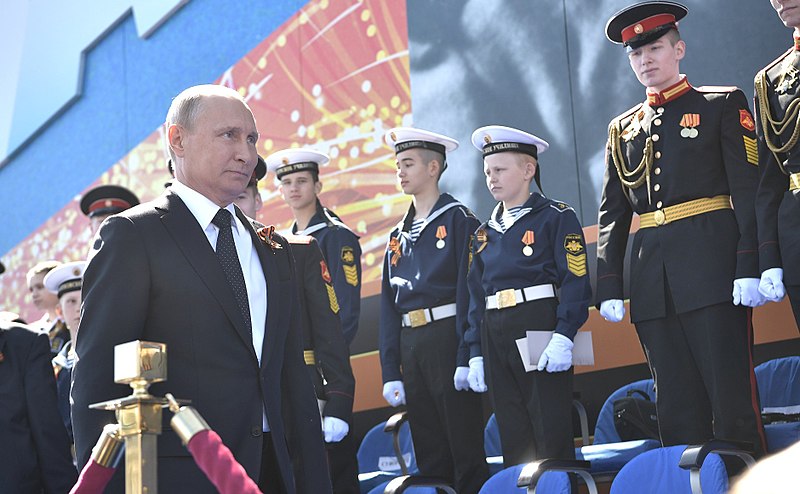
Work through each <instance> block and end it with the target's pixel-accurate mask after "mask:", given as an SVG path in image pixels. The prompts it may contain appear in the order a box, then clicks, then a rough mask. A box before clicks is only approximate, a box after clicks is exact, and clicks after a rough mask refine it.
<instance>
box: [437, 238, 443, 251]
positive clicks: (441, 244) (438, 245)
mask: <svg viewBox="0 0 800 494" xmlns="http://www.w3.org/2000/svg"><path fill="white" fill-rule="evenodd" d="M436 248H437V249H444V240H442V239H439V240H437V241H436Z"/></svg>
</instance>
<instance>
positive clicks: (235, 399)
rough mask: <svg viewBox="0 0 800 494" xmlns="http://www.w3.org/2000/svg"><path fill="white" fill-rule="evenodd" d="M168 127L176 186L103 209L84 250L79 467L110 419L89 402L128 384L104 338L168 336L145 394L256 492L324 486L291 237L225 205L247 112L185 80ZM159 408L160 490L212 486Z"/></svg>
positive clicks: (223, 92) (247, 158) (241, 177)
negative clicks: (181, 410) (162, 371)
mask: <svg viewBox="0 0 800 494" xmlns="http://www.w3.org/2000/svg"><path fill="white" fill-rule="evenodd" d="M165 137H166V140H167V143H168V145H169V151H170V157H171V159H172V163H173V164H174V168H175V181H174V183H173V184H172V186H171V187H170V188H169V189H168V190H167V191H166V192H165V193H164V194H163V195H162V196H161V197H159V198H157V199H156V200H154V201H151V202H149V203H145V204H141V205H139V206H136V207H134V208H131V209H129V210H127V211H125V212H123V213H121V214H119V215H116V216H113V217H110V218H109V219H107V220H106V221H105V222H104V224H103V226H102V227H101V228H100V230H99V231H98V233H97V235H96V237H95V244H94V246H93V250H92V252H91V253H90V255H89V265H88V266H87V268H86V272H85V277H84V285H83V295H84V308H83V315H82V319H81V329H80V334H81V337H80V339H79V342H78V344H77V353H78V359H79V360H78V363H77V364H76V366H75V368H74V370H73V389H72V397H73V400H74V405H73V425H74V433H75V442H76V448H77V450H78V458H79V463H80V464H81V465H83V464H84V463H85V462H86V461H87V458H88V456H89V452H90V449H91V447H92V445H93V444H94V443H95V441H96V440H97V437H98V435H99V434H100V430H101V428H102V426H103V425H104V424H106V423H109V422H111V421H112V420H113V417H112V416H111V414H110V413H109V412H100V411H94V410H89V409H88V408H87V407H88V406H89V405H90V404H91V403H95V402H99V401H104V400H107V399H111V398H117V397H120V396H123V395H126V394H128V391H129V390H128V389H126V388H125V387H124V386H120V385H115V384H114V383H113V354H114V351H113V349H114V346H115V345H117V344H120V343H124V342H127V341H131V340H137V339H142V340H150V341H157V342H162V343H166V345H167V351H168V356H169V357H168V380H167V381H166V382H164V383H160V384H157V385H154V386H153V387H152V388H151V390H152V393H153V394H155V395H163V394H164V393H165V392H167V391H169V392H172V393H173V394H174V395H175V396H176V397H178V398H183V399H189V400H191V401H192V406H194V407H195V408H197V410H198V411H199V412H200V413H201V414H202V415H203V417H204V418H205V420H206V421H207V422H208V424H209V425H210V426H211V428H212V429H214V430H215V431H216V432H217V433H219V435H220V436H221V437H222V440H223V442H224V443H225V444H226V445H227V446H228V447H229V448H230V449H231V451H232V452H233V454H234V456H235V458H236V459H237V460H238V462H239V463H240V464H241V465H242V466H243V467H244V469H245V470H246V471H247V473H248V475H249V476H250V477H251V478H252V479H253V480H255V481H257V482H258V484H259V487H260V488H261V489H262V491H264V492H266V493H286V494H294V493H313V494H316V493H326V492H328V493H329V492H331V487H330V480H329V477H328V475H327V470H326V467H325V463H326V462H325V451H324V448H323V442H322V427H321V424H320V417H319V411H318V409H317V404H316V401H315V400H314V391H313V388H312V385H311V381H310V379H309V377H308V373H307V371H306V369H305V364H304V362H303V356H302V346H301V345H302V344H301V336H302V332H301V328H300V315H299V304H298V300H297V292H296V289H295V280H294V279H293V270H294V269H293V263H294V261H293V258H292V255H291V252H290V250H289V246H288V244H287V243H286V241H285V239H283V238H282V237H280V236H278V235H274V234H273V233H272V229H271V228H265V227H261V228H258V230H256V228H255V227H254V225H253V224H251V223H250V220H248V219H247V218H246V217H245V216H244V214H242V212H241V211H240V210H239V209H238V208H237V207H235V206H234V205H233V204H232V203H233V200H234V199H235V198H236V197H237V196H238V195H239V194H240V193H241V191H242V190H244V188H245V187H246V186H247V183H248V181H249V180H250V177H251V175H252V174H253V170H254V168H255V166H256V161H257V154H256V142H257V140H258V131H257V130H256V123H255V119H254V118H253V114H252V112H251V111H250V109H249V108H248V107H247V105H246V103H245V102H244V100H243V99H242V98H241V96H240V95H239V94H238V93H236V92H235V91H233V90H230V89H228V88H225V87H222V86H215V85H204V86H196V87H192V88H189V89H187V90H185V91H184V92H182V93H181V94H180V95H178V96H177V97H176V98H175V99H174V100H173V103H172V106H171V107H170V110H169V112H168V114H167V119H166V123H165ZM282 410H289V411H291V414H290V415H289V414H287V416H286V417H284V415H283V414H282ZM168 418H169V417H166V416H165V417H164V421H165V426H164V432H163V433H162V434H161V436H160V437H159V442H158V455H159V457H158V474H159V478H158V481H159V489H160V490H161V492H192V493H206V492H207V493H212V492H216V490H215V489H214V487H213V486H212V485H211V483H210V482H209V481H208V480H207V479H206V478H205V477H204V475H203V474H202V472H201V471H200V470H199V469H198V468H197V467H196V466H195V464H194V462H193V460H192V458H191V457H190V456H189V453H188V452H187V451H186V449H185V448H184V447H183V446H182V445H181V444H180V441H179V439H178V437H177V436H176V435H175V434H173V433H172V431H171V430H170V428H169V427H168V426H166V422H167V420H168ZM290 452H291V457H290ZM292 459H294V460H295V461H296V462H297V464H296V465H295V468H296V471H299V472H304V473H305V475H303V476H295V475H294V474H293V467H292ZM119 489H121V486H120V485H119V483H118V484H117V486H116V488H115V489H112V490H111V492H118V491H119Z"/></svg>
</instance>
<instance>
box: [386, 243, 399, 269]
mask: <svg viewBox="0 0 800 494" xmlns="http://www.w3.org/2000/svg"><path fill="white" fill-rule="evenodd" d="M389 252H391V257H390V258H389V262H391V263H392V266H397V263H398V262H399V261H400V257H401V254H400V241H399V240H397V237H392V238H391V239H389Z"/></svg>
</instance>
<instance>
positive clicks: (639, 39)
mask: <svg viewBox="0 0 800 494" xmlns="http://www.w3.org/2000/svg"><path fill="white" fill-rule="evenodd" d="M688 12H689V9H687V8H686V7H684V6H683V5H681V4H679V3H676V2H643V3H637V4H636V5H631V6H630V7H626V8H624V9H622V10H620V11H619V12H617V13H616V14H614V15H613V16H611V19H609V20H608V22H607V23H606V37H608V39H609V40H611V41H613V42H614V43H620V44H622V45H624V46H626V47H628V48H630V49H632V50H635V49H637V48H639V47H642V46H644V45H646V44H648V43H652V42H653V41H655V40H657V39H658V38H660V37H662V36H664V35H665V34H667V33H668V32H669V31H670V30H672V29H678V21H679V20H681V19H683V18H684V17H685V16H686V14H687V13H688Z"/></svg>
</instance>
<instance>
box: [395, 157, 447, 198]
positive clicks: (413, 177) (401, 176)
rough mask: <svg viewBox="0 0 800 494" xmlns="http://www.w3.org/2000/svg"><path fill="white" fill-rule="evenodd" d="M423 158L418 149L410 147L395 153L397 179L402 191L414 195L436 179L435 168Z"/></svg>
mask: <svg viewBox="0 0 800 494" xmlns="http://www.w3.org/2000/svg"><path fill="white" fill-rule="evenodd" d="M432 163H433V162H432V161H428V160H426V159H425V157H424V155H423V153H422V152H420V150H419V149H416V148H412V149H407V150H405V151H402V152H400V153H399V154H398V155H397V161H396V162H395V164H396V166H397V180H398V181H399V182H400V188H401V189H403V193H405V194H408V195H414V194H417V193H419V192H422V190H423V189H425V188H426V187H429V186H430V184H431V180H432V179H433V181H434V182H435V181H436V175H437V168H436V167H435V166H434V165H432Z"/></svg>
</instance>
